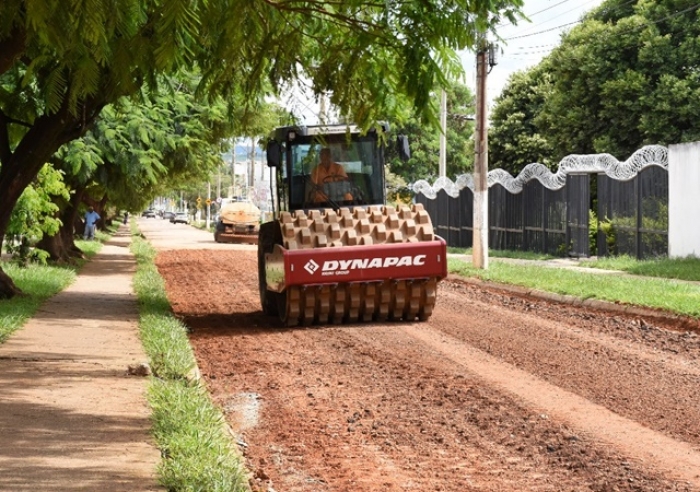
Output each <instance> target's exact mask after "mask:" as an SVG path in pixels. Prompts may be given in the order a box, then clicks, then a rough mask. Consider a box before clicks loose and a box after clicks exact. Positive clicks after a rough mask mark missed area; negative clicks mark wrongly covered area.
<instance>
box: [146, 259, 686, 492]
mask: <svg viewBox="0 0 700 492" xmlns="http://www.w3.org/2000/svg"><path fill="white" fill-rule="evenodd" d="M157 264H158V268H159V270H160V272H161V274H162V275H163V277H164V278H165V280H166V288H167V291H168V296H169V298H170V300H171V303H172V305H173V309H174V310H175V312H176V313H177V315H178V316H181V317H182V319H183V320H184V321H185V323H186V324H187V325H188V326H189V327H191V329H192V334H191V341H192V345H193V347H194V349H195V352H196V355H197V358H198V362H199V365H200V369H201V370H202V374H203V376H204V378H205V381H206V383H207V385H208V386H209V388H210V389H211V393H212V395H213V398H214V400H215V401H216V402H217V403H218V404H219V405H220V406H221V407H222V408H223V409H224V411H225V413H226V415H227V419H228V421H229V423H230V424H231V426H232V427H233V428H234V430H235V431H236V432H237V433H238V435H239V440H240V442H241V443H242V449H243V450H244V453H245V456H246V459H247V462H248V465H249V467H250V469H251V471H252V473H253V474H254V475H255V479H254V480H253V485H254V487H255V489H256V490H260V491H263V490H265V491H266V490H276V491H356V492H362V491H377V490H382V491H405V490H415V491H427V490H431V491H460V492H461V491H466V490H475V491H476V490H478V491H561V490H571V491H584V490H594V491H616V490H620V491H666V490H669V491H670V490H681V491H691V490H692V491H700V405H699V404H698V402H700V336H698V334H697V333H698V332H697V331H695V332H693V331H676V330H675V329H674V328H673V326H671V325H669V326H662V323H661V322H660V321H658V320H657V321H654V322H651V321H647V320H643V319H639V318H632V317H624V316H622V315H619V314H612V313H604V312H596V311H591V310H587V309H584V308H576V307H571V306H564V305H557V304H552V303H549V302H546V301H542V300H538V299H534V298H524V297H518V296H514V295H512V294H508V293H505V292H500V291H497V290H490V289H488V288H485V287H483V286H475V285H471V284H466V283H463V282H460V281H459V280H454V279H453V280H448V281H445V282H443V283H442V284H441V285H440V288H439V293H438V303H437V308H436V310H435V312H434V314H433V316H432V318H431V319H430V321H429V322H427V323H413V324H412V323H408V324H405V323H403V324H399V323H389V324H378V323H375V324H367V325H352V326H341V327H337V326H320V327H313V328H300V329H286V328H284V327H282V326H281V325H280V324H279V322H278V321H277V320H275V319H270V318H268V317H266V316H264V315H263V314H262V313H261V311H260V307H259V301H258V292H257V274H256V257H255V252H254V251H253V250H252V249H250V248H249V249H245V248H237V249H235V250H226V249H219V250H217V251H207V250H179V251H173V250H163V251H161V252H160V253H159V255H158V257H157ZM601 281H604V279H601ZM695 326H696V328H695V329H696V330H697V323H696V324H695Z"/></svg>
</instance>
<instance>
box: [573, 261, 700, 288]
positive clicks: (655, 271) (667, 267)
mask: <svg viewBox="0 0 700 492" xmlns="http://www.w3.org/2000/svg"><path fill="white" fill-rule="evenodd" d="M581 266H588V267H591V268H603V269H606V270H621V271H624V272H627V273H631V274H633V275H646V276H649V277H663V278H675V279H679V280H692V281H695V282H700V258H681V259H670V258H658V259H654V260H636V259H634V258H631V257H629V256H616V257H609V258H600V259H598V260H586V261H582V262H581Z"/></svg>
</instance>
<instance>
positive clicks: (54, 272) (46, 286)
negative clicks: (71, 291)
mask: <svg viewBox="0 0 700 492" xmlns="http://www.w3.org/2000/svg"><path fill="white" fill-rule="evenodd" d="M95 237H96V238H97V239H98V240H97V241H82V240H78V241H76V242H75V244H76V246H78V248H80V249H81V250H82V252H83V254H84V255H85V256H86V258H87V259H89V258H92V257H93V256H95V254H97V252H98V251H99V250H100V248H101V247H102V243H103V242H104V241H105V240H106V239H107V238H109V234H106V233H104V232H100V231H98V232H97V233H96V234H95ZM87 259H85V260H82V259H79V260H76V261H75V263H74V264H67V265H61V266H55V265H47V264H42V263H38V262H37V263H29V264H28V265H26V266H24V265H20V264H19V263H17V262H15V261H12V260H10V261H6V262H2V269H3V270H4V271H5V273H7V274H8V275H9V276H10V278H11V279H12V281H13V282H14V283H15V285H17V287H19V288H20V289H21V290H22V292H24V295H21V296H15V297H13V298H12V299H4V300H0V343H2V342H4V341H5V340H7V338H8V337H9V336H10V335H11V334H12V333H14V332H15V331H17V330H18V329H19V328H20V327H21V326H22V325H23V324H24V323H25V322H26V321H27V320H28V319H29V318H31V317H32V316H34V313H36V311H37V310H38V309H39V307H40V306H41V305H42V303H43V302H44V301H45V300H46V299H48V298H49V297H51V296H53V295H55V294H57V293H59V292H61V291H62V290H63V289H65V288H66V287H68V286H69V285H70V284H72V283H73V281H74V280H75V277H76V275H77V273H78V271H80V268H81V267H82V266H83V265H84V264H85V262H86V261H87Z"/></svg>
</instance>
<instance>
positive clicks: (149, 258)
mask: <svg viewBox="0 0 700 492" xmlns="http://www.w3.org/2000/svg"><path fill="white" fill-rule="evenodd" d="M131 230H132V234H134V236H133V238H132V248H131V249H132V252H133V253H134V255H135V256H136V260H137V263H138V268H137V272H136V275H135V277H134V289H135V290H136V294H137V296H138V299H139V304H140V313H141V316H140V330H141V338H142V340H143V344H144V348H145V350H146V353H147V354H148V356H149V359H150V363H151V368H152V370H153V374H154V376H155V377H153V378H152V380H151V385H150V387H149V391H148V401H149V404H150V405H151V408H152V410H153V413H152V420H153V430H154V436H155V438H156V443H157V445H158V447H159V448H160V450H161V454H162V455H163V457H164V459H163V460H162V462H161V465H160V466H159V470H158V476H159V481H160V483H161V485H163V486H164V487H165V488H166V489H167V490H169V491H172V492H180V491H183V492H184V491H192V492H194V491H207V492H219V491H221V492H224V491H227V492H231V491H245V490H248V486H247V479H246V473H245V467H244V466H243V464H242V463H241V458H240V455H239V454H238V452H237V450H236V449H235V448H234V446H233V444H232V442H231V439H230V437H229V436H228V435H227V434H226V433H225V430H224V423H225V420H224V417H223V415H222V414H221V412H220V411H219V410H218V409H217V408H216V407H215V406H214V405H213V404H212V402H211V399H210V398H209V395H208V393H207V391H206V388H205V387H204V386H202V385H201V384H200V383H199V382H198V381H197V380H193V379H192V378H190V377H189V375H190V373H191V372H192V370H193V369H194V368H195V367H196V362H195V358H194V354H193V352H192V348H191V346H190V344H189V340H188V339H187V329H186V327H185V326H184V325H183V324H182V323H180V322H179V321H178V320H177V319H175V318H174V317H173V315H172V312H171V310H170V305H169V303H168V299H167V297H166V293H165V285H164V283H163V279H162V278H161V277H160V275H159V274H158V271H157V269H156V267H155V265H154V263H153V260H154V258H155V250H154V249H153V248H152V247H151V246H150V245H149V244H148V243H147V242H146V241H144V240H142V239H140V238H139V237H138V236H136V234H137V230H136V225H135V224H134V223H132V229H131Z"/></svg>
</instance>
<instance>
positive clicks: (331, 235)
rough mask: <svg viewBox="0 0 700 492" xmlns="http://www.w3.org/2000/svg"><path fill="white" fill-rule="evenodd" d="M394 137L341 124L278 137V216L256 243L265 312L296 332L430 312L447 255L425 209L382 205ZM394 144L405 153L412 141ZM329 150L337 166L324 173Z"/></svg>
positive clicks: (271, 158) (383, 130)
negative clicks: (388, 144)
mask: <svg viewBox="0 0 700 492" xmlns="http://www.w3.org/2000/svg"><path fill="white" fill-rule="evenodd" d="M387 131H388V128H387V127H386V126H382V127H380V131H377V130H376V129H372V130H370V131H368V132H366V133H361V132H360V131H359V129H358V128H356V127H354V126H347V125H337V126H309V127H296V126H293V127H284V128H278V129H277V130H275V132H274V133H273V135H272V137H271V139H270V141H269V142H268V145H267V163H268V166H270V167H274V168H275V170H276V173H275V174H276V191H277V193H276V197H274V198H273V208H274V210H275V219H274V220H273V221H271V222H266V223H264V224H262V226H261V227H260V232H259V236H258V278H259V283H260V301H261V303H262V308H263V311H264V312H265V313H266V314H269V315H278V316H279V317H280V319H281V320H282V321H283V322H284V323H285V324H287V325H288V326H296V325H300V324H313V323H349V322H362V321H373V320H377V321H384V320H406V321H412V320H416V319H419V320H426V319H428V318H429V317H430V315H431V314H432V311H433V306H434V305H435V300H436V291H437V283H438V282H439V281H440V280H441V279H443V278H444V277H445V276H446V275H447V254H446V249H447V248H446V244H445V241H444V240H443V239H442V238H440V237H438V236H436V235H435V234H434V233H433V227H432V224H431V221H430V216H429V215H428V213H427V212H426V211H425V210H424V209H423V207H422V205H420V204H416V205H413V206H408V205H403V206H400V207H399V208H398V209H397V208H394V207H391V206H386V205H384V204H385V201H386V190H385V178H384V144H383V143H382V141H384V139H383V138H381V137H380V136H386V135H387ZM396 141H397V144H398V145H399V151H400V153H403V154H404V155H406V154H407V152H408V145H407V141H406V140H405V138H402V137H398V138H397V139H396ZM328 152H330V157H331V161H332V166H333V167H332V168H330V169H331V171H330V173H329V172H319V170H317V169H316V166H317V165H318V164H319V162H320V160H321V154H322V153H324V154H328ZM324 157H325V158H326V160H327V158H328V157H327V155H326V156H324Z"/></svg>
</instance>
